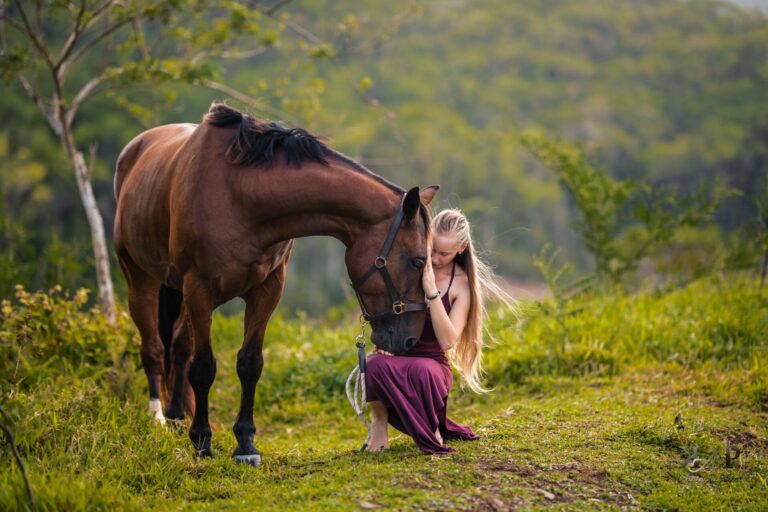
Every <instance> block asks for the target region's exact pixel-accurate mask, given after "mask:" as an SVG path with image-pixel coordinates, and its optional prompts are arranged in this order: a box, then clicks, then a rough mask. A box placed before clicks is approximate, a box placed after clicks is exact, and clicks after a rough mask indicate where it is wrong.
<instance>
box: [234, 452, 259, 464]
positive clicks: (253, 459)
mask: <svg viewBox="0 0 768 512" xmlns="http://www.w3.org/2000/svg"><path fill="white" fill-rule="evenodd" d="M234 458H235V462H240V463H242V464H248V465H250V466H253V467H259V466H261V454H258V453H253V454H250V455H234Z"/></svg>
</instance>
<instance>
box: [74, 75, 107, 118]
mask: <svg viewBox="0 0 768 512" xmlns="http://www.w3.org/2000/svg"><path fill="white" fill-rule="evenodd" d="M104 78H105V76H104V73H101V74H99V75H98V76H95V77H93V78H91V79H90V80H88V82H87V83H86V84H85V85H84V86H83V87H82V88H80V90H79V91H78V92H77V94H76V95H75V97H74V98H73V99H72V102H71V103H70V105H69V109H68V110H67V116H66V118H65V119H64V122H65V123H66V124H67V126H72V121H74V119H75V115H76V114H77V110H78V109H79V108H80V105H82V104H83V101H85V99H86V98H87V97H88V95H89V94H91V93H92V92H93V90H94V89H95V88H96V87H98V86H99V84H101V83H102V82H103V81H104Z"/></svg>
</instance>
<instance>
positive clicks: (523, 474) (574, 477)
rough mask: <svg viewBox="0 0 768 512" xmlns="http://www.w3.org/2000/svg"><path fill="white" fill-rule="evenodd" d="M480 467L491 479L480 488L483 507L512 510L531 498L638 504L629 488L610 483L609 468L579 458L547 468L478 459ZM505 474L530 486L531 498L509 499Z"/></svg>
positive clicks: (624, 505)
mask: <svg viewBox="0 0 768 512" xmlns="http://www.w3.org/2000/svg"><path fill="white" fill-rule="evenodd" d="M477 467H478V468H480V469H481V470H483V472H484V473H485V474H486V475H487V478H488V481H489V485H485V486H481V487H478V490H481V491H483V494H484V495H485V496H484V497H483V498H482V499H481V500H480V501H482V503H478V506H479V508H478V509H480V510H494V511H512V510H516V509H518V508H520V507H523V506H528V505H530V504H531V503H530V501H533V502H536V503H537V504H539V505H541V504H545V505H546V504H552V505H554V504H557V503H572V502H574V501H590V502H593V503H605V504H613V505H616V506H618V507H621V508H628V507H633V506H636V505H638V503H637V501H636V500H635V498H634V497H633V496H632V494H631V493H630V492H629V491H628V490H626V489H624V488H623V487H622V486H621V485H618V484H616V483H615V482H611V480H610V476H609V474H608V472H607V471H605V470H604V469H600V468H595V467H591V466H589V465H586V464H583V463H581V462H578V461H571V462H564V463H559V464H552V465H550V466H548V467H545V466H540V465H523V464H518V463H516V462H513V461H500V460H494V459H489V458H485V459H481V460H479V461H478V462H477ZM502 474H511V475H514V476H515V477H517V478H515V484H514V486H515V487H522V488H526V489H530V490H531V492H530V495H531V496H532V497H533V498H532V500H531V498H530V497H529V498H528V499H527V500H526V499H523V497H521V496H512V498H511V499H510V498H509V493H508V492H505V489H506V488H509V487H510V483H509V482H508V479H506V478H502V477H501V475H502ZM505 480H507V481H505ZM505 498H506V500H505ZM526 501H529V502H526Z"/></svg>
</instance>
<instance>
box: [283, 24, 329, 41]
mask: <svg viewBox="0 0 768 512" xmlns="http://www.w3.org/2000/svg"><path fill="white" fill-rule="evenodd" d="M281 23H285V26H286V27H288V28H289V29H291V30H292V31H293V32H295V33H296V34H298V35H299V36H301V37H303V38H304V39H306V40H307V41H309V42H310V43H314V44H323V40H322V39H320V38H319V37H317V36H316V35H315V34H313V33H312V32H310V31H309V30H307V29H305V28H304V27H302V26H301V25H299V24H298V23H294V22H292V21H289V20H281Z"/></svg>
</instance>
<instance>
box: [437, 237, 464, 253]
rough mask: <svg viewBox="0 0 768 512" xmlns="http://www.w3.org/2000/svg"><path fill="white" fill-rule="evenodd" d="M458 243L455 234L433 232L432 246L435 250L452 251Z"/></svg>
mask: <svg viewBox="0 0 768 512" xmlns="http://www.w3.org/2000/svg"><path fill="white" fill-rule="evenodd" d="M458 245H459V244H458V242H457V241H456V237H455V236H450V235H438V234H435V235H434V236H433V237H432V248H433V249H434V250H435V251H437V252H454V251H456V250H457V248H458Z"/></svg>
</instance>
